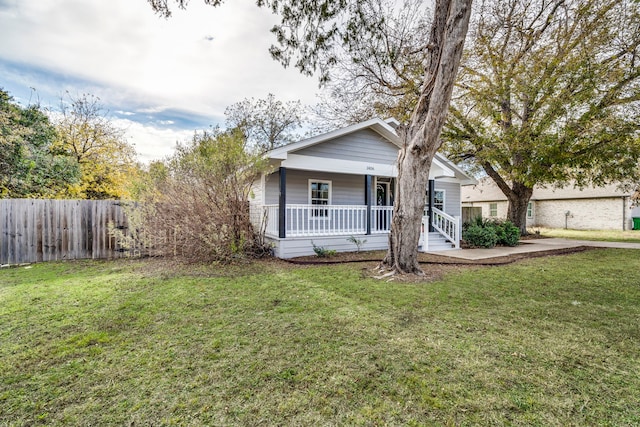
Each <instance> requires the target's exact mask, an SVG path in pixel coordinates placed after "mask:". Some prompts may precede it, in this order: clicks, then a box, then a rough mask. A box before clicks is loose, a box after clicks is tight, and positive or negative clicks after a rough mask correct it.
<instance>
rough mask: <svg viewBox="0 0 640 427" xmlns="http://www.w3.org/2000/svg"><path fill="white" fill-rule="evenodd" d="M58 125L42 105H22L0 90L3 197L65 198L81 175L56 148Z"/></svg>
mask: <svg viewBox="0 0 640 427" xmlns="http://www.w3.org/2000/svg"><path fill="white" fill-rule="evenodd" d="M55 138H56V132H55V128H54V127H53V126H52V125H51V123H50V122H49V119H48V117H47V115H46V114H45V112H44V111H42V110H41V109H40V107H39V106H38V105H29V106H27V107H22V106H20V105H19V104H17V103H15V102H14V101H13V98H12V97H11V96H10V95H9V93H8V92H6V91H4V90H2V89H0V197H12V198H22V197H49V198H51V197H64V196H65V195H66V190H67V188H68V186H69V185H70V184H73V183H74V182H75V181H76V180H77V178H78V175H79V170H78V167H77V165H76V164H75V162H74V160H73V158H71V157H69V156H66V155H65V154H64V153H60V152H58V151H57V150H56V149H55V146H54V144H53V143H54V140H55Z"/></svg>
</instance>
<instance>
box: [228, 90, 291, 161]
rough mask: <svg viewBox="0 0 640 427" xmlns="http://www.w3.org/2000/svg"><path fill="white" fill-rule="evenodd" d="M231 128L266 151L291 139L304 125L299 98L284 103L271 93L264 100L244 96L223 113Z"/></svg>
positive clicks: (250, 142)
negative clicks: (244, 97)
mask: <svg viewBox="0 0 640 427" xmlns="http://www.w3.org/2000/svg"><path fill="white" fill-rule="evenodd" d="M224 114H225V116H227V120H226V124H227V127H228V128H230V129H238V130H239V131H240V132H242V134H243V135H244V137H245V139H246V141H247V143H248V145H249V147H251V148H253V149H257V150H258V151H261V152H265V151H268V150H272V149H274V148H276V147H279V146H281V145H284V144H287V143H289V142H292V141H293V140H294V139H295V138H296V136H297V135H295V134H294V131H295V130H296V129H298V128H299V127H300V126H301V125H302V121H303V110H302V105H301V104H300V101H290V102H282V101H279V100H277V99H276V97H275V95H273V94H272V93H270V94H269V95H267V97H266V98H265V99H254V98H251V99H244V100H242V101H240V102H237V103H235V104H233V105H231V106H229V107H227V109H226V110H225V112H224Z"/></svg>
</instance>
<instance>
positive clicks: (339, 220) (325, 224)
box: [286, 205, 367, 237]
mask: <svg viewBox="0 0 640 427" xmlns="http://www.w3.org/2000/svg"><path fill="white" fill-rule="evenodd" d="M366 216H367V207H366V206H360V205H287V218H286V222H287V237H297V236H335V235H340V234H364V233H366V230H367V223H366Z"/></svg>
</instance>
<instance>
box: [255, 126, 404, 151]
mask: <svg viewBox="0 0 640 427" xmlns="http://www.w3.org/2000/svg"><path fill="white" fill-rule="evenodd" d="M367 128H371V129H372V130H373V131H375V132H377V133H378V134H380V135H381V136H383V137H384V138H385V139H387V140H389V141H390V142H391V143H393V144H395V145H397V146H400V140H399V138H398V135H396V133H395V130H394V129H393V127H392V126H391V125H389V124H388V123H385V122H384V121H382V120H380V119H378V118H375V119H371V120H367V121H366V122H362V123H357V124H355V125H351V126H347V127H344V128H341V129H336V130H334V131H331V132H329V133H324V134H322V135H317V136H314V137H312V138H308V139H303V140H302V141H298V142H294V143H292V144H288V145H285V146H283V147H280V148H276V149H274V150H271V151H269V152H267V153H266V155H267V157H269V158H271V159H281V160H284V159H286V158H287V157H288V156H289V154H290V153H292V152H294V151H298V150H302V149H303V148H307V147H311V146H313V145H316V144H320V143H322V142H325V141H329V140H331V139H334V138H339V137H341V136H344V135H348V134H350V133H353V132H357V131H359V130H362V129H367Z"/></svg>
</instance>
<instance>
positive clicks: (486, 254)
mask: <svg viewBox="0 0 640 427" xmlns="http://www.w3.org/2000/svg"><path fill="white" fill-rule="evenodd" d="M580 246H590V247H596V248H622V249H640V243H623V242H595V241H591V240H572V239H531V240H522V241H521V242H520V245H518V246H515V247H508V246H500V247H495V248H492V249H457V250H448V251H434V252H428V253H431V254H436V255H444V256H448V257H452V258H460V259H468V260H480V259H490V258H497V257H503V256H509V255H513V254H522V253H530V252H544V251H552V250H556V249H568V248H577V247H580Z"/></svg>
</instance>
